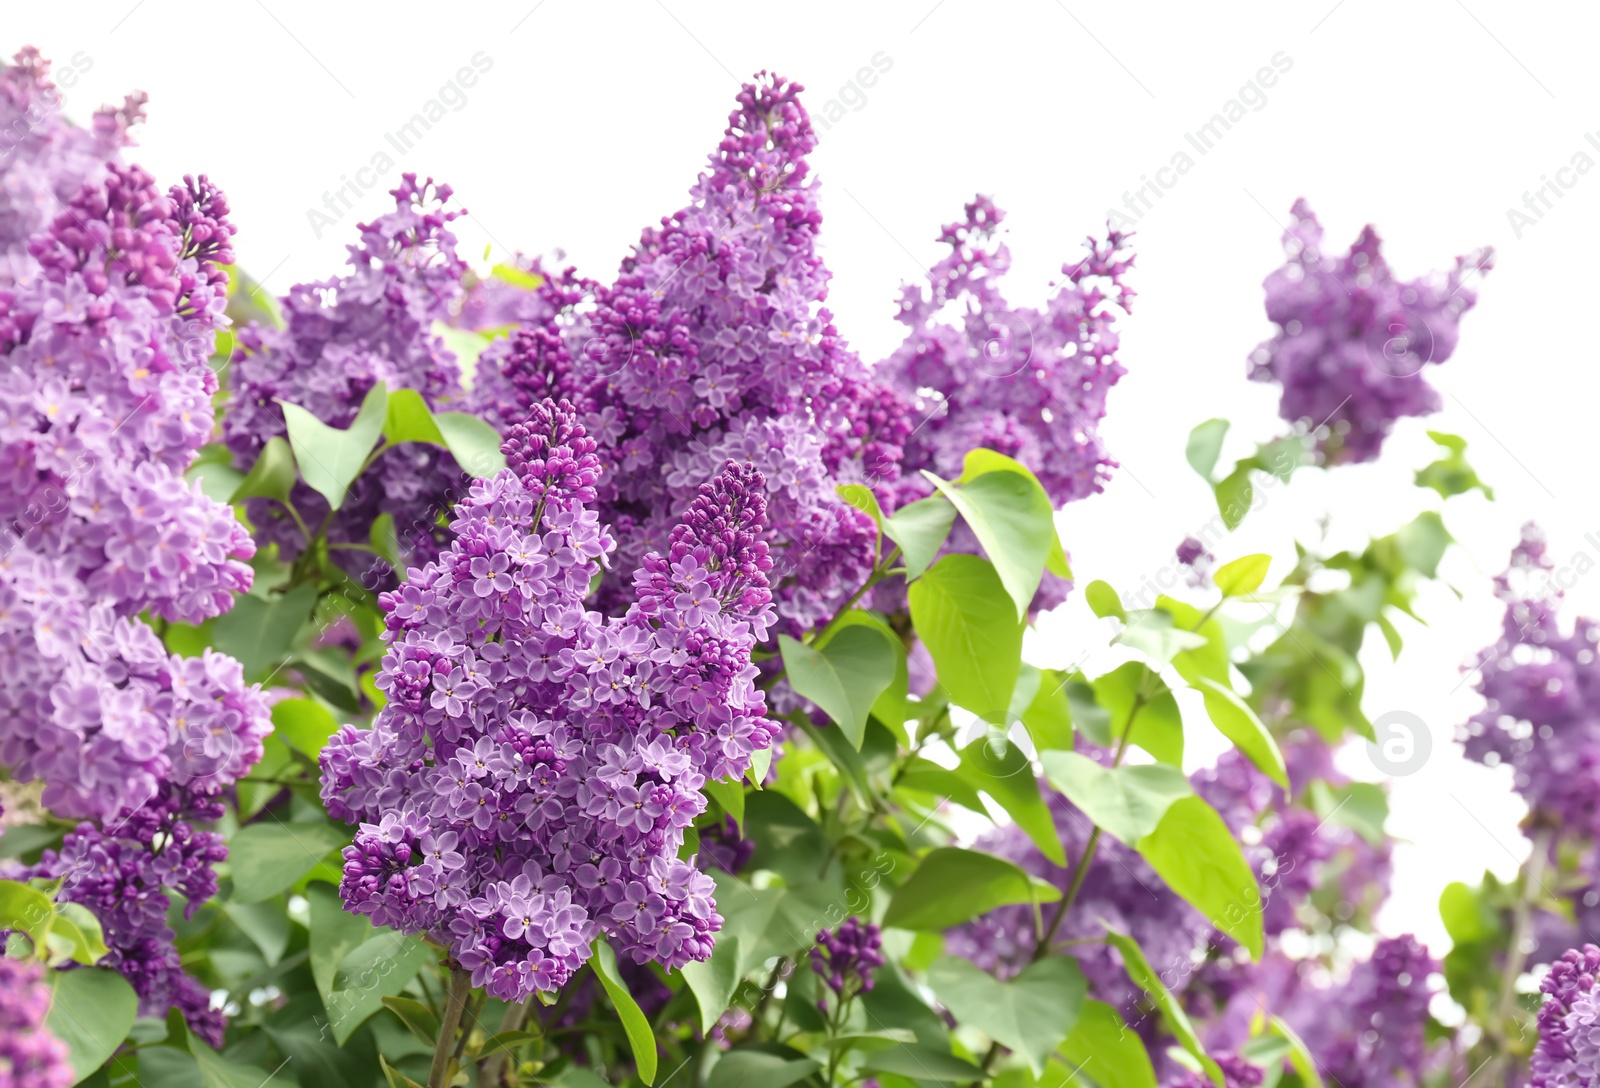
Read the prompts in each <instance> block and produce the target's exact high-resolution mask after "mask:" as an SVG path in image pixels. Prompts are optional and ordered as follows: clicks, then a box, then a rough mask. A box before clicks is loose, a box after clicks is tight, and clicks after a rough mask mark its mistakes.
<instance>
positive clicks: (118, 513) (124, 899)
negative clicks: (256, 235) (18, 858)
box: [0, 65, 271, 1042]
mask: <svg viewBox="0 0 1600 1088" xmlns="http://www.w3.org/2000/svg"><path fill="white" fill-rule="evenodd" d="M34 71H35V74H34V75H32V76H29V77H28V78H29V79H31V80H33V84H34V85H35V86H37V80H38V78H39V76H38V75H37V65H34ZM19 78H20V77H18V75H17V73H16V71H15V70H8V71H7V72H6V73H5V74H4V75H0V83H4V84H5V85H6V86H7V87H8V88H9V91H8V92H7V93H8V94H9V93H14V92H15V90H16V88H17V86H19V83H18V79H19ZM129 110H130V111H131V112H136V111H134V107H133V106H132V105H130V107H129ZM120 116H122V115H105V116H103V117H102V118H101V119H100V121H99V122H98V124H99V125H100V129H99V130H98V135H97V136H96V137H95V139H96V140H102V141H110V143H111V144H113V145H116V144H120V143H121V142H122V140H121V137H120V129H118V124H119V123H120V122H119V121H118V120H117V118H118V117H120ZM123 120H127V118H126V117H124V118H123ZM53 123H54V122H53V121H50V122H48V123H47V122H44V121H41V126H42V127H43V128H49V125H50V124H53ZM36 135H37V133H36ZM51 139H52V141H53V142H52V143H50V145H49V146H45V145H40V146H36V147H30V148H28V150H29V152H30V153H31V154H35V155H36V156H39V157H41V158H42V159H48V158H49V157H50V156H51V155H57V156H58V158H59V160H60V161H59V162H57V163H56V165H55V166H54V167H51V168H50V169H57V168H59V171H65V172H76V173H79V174H82V175H83V177H84V178H85V180H82V181H81V184H80V187H79V188H78V189H77V190H76V192H74V193H72V194H71V195H70V198H69V199H68V200H67V203H66V206H65V209H64V210H63V211H62V212H61V213H60V214H58V215H56V216H55V217H54V219H53V220H51V221H50V223H49V224H48V226H47V227H46V228H45V229H43V230H40V231H38V232H37V233H35V234H33V235H32V237H31V238H29V240H28V243H27V247H26V253H25V256H19V254H18V252H17V251H16V250H15V249H14V248H13V250H12V252H11V254H10V258H9V259H10V261H11V264H10V267H11V268H12V270H13V271H16V270H18V269H20V270H21V274H20V275H19V276H18V277H17V278H16V280H15V281H14V282H13V283H12V284H11V285H10V286H6V287H0V355H3V364H0V365H3V367H4V370H3V372H0V465H3V466H4V467H3V472H4V475H5V478H6V481H5V482H6V486H4V487H3V488H0V494H3V495H4V499H3V500H0V515H3V518H4V526H5V535H6V538H7V539H6V541H5V549H4V556H3V558H0V666H3V670H0V671H3V677H0V763H4V764H5V765H6V766H8V767H9V768H10V770H11V772H12V774H13V775H14V776H15V777H16V778H17V779H19V780H21V781H25V782H26V781H33V780H40V781H41V782H42V784H43V790H42V799H43V802H44V803H45V804H46V805H48V806H49V807H50V808H51V809H53V810H54V811H55V812H57V813H58V814H60V815H64V816H68V817H76V818H80V819H82V820H83V821H84V822H83V823H81V824H80V825H79V826H78V828H77V829H76V830H75V831H73V832H71V833H69V834H68V835H67V837H66V839H65V841H64V843H63V846H62V848H61V850H60V851H59V852H55V851H51V852H47V853H46V854H45V855H44V857H43V858H42V859H41V860H40V862H39V863H38V864H37V865H36V866H33V867H31V869H29V870H28V871H27V872H26V874H25V875H27V876H38V877H43V878H45V879H59V880H61V881H63V883H62V887H61V890H60V892H59V895H60V896H61V897H62V898H63V899H66V900H70V901H74V902H79V903H83V904H85V905H87V906H89V907H91V909H93V910H94V911H95V912H96V913H97V914H98V915H99V916H100V918H101V920H102V923H103V925H104V929H105V936H106V942H107V945H108V947H109V948H110V956H109V957H108V959H107V960H106V964H107V965H108V966H111V967H114V968H116V969H117V970H119V971H121V972H122V974H123V975H125V976H126V977H127V978H128V979H129V981H130V982H131V983H132V985H133V987H134V989H135V991H136V992H137V993H138V995H139V997H140V999H141V1008H142V1009H143V1010H144V1011H145V1012H146V1013H149V1014H153V1015H161V1014H164V1013H165V1011H166V1010H167V1009H168V1008H170V1007H173V1006H174V1005H176V1006H177V1007H179V1008H180V1009H182V1010H183V1011H184V1013H185V1014H186V1015H187V1016H188V1018H189V1021H190V1024H191V1026H193V1027H194V1028H195V1030H196V1031H197V1032H198V1033H199V1034H201V1035H202V1036H203V1037H205V1038H207V1039H208V1040H213V1041H218V1042H220V1039H221V1032H222V1019H221V1017H220V1016H218V1015H217V1014H215V1013H213V1012H212V1011H211V1010H210V1009H209V998H208V995H207V994H206V992H205V990H204V989H203V988H202V987H201V986H200V985H199V983H197V982H195V981H194V980H193V979H192V978H190V977H189V976H188V975H186V974H184V973H183V971H182V968H181V964H180V960H179V957H178V953H177V950H176V948H175V947H174V944H173V934H172V931H171V929H170V928H169V927H167V925H166V912H167V907H168V904H169V895H168V893H169V891H178V892H181V893H182V894H183V895H185V896H186V897H187V898H189V899H190V907H191V909H192V908H193V907H195V906H197V905H198V904H199V903H200V902H201V901H203V900H204V899H205V898H207V897H209V896H210V895H211V894H212V893H213V892H214V891H215V887H216V885H215V875H214V873H213V871H212V868H211V866H212V865H213V863H215V862H216V861H219V860H221V858H222V857H224V856H225V853H226V852H225V850H223V848H222V846H221V839H220V838H219V837H218V836H216V835H215V834H213V833H211V832H205V831H199V830H196V829H195V827H194V826H193V825H192V823H191V821H194V820H209V819H214V818H215V817H216V816H217V815H219V814H220V807H219V805H218V802H217V800H216V798H217V797H218V796H219V795H220V794H221V793H222V792H223V791H224V790H225V789H227V788H228V787H229V786H230V785H231V784H232V783H233V782H234V781H235V780H237V779H238V778H239V777H240V776H242V775H243V774H245V773H246V772H247V771H248V769H249V768H250V766H251V765H252V764H254V763H255V761H256V760H257V759H259V758H260V755H261V738H262V737H264V736H265V735H266V734H267V733H268V732H270V731H271V722H270V719H269V717H268V714H267V709H266V704H265V702H264V701H263V699H262V697H261V695H260V692H259V691H258V690H257V689H255V688H254V687H247V686H246V685H245V683H244V678H243V670H242V669H241V667H240V665H239V663H238V662H237V661H235V660H234V659H232V658H231V657H228V656H226V655H224V654H219V653H216V652H214V651H209V650H208V651H206V652H205V653H204V654H203V655H201V656H200V657H195V658H181V657H177V656H175V655H171V654H168V653H167V651H166V649H165V648H164V647H163V646H162V645H161V642H160V640H159V639H158V638H157V637H156V634H155V632H154V631H153V630H152V629H151V627H150V626H149V625H148V624H147V623H146V622H145V620H144V619H143V618H141V614H143V613H149V614H151V615H153V616H156V617H159V618H162V619H166V620H177V621H183V622H187V623H199V622H201V621H203V620H205V619H206V618H208V617H211V616H215V615H217V614H219V613H221V612H223V611H225V610H226V609H227V608H228V607H230V606H231V604H232V602H233V596H234V593H235V592H241V591H244V590H246V589H248V588H249V586H250V583H251V577H252V572H251V569H250V567H249V566H248V565H247V563H246V562H245V561H246V560H247V559H249V558H250V556H251V555H252V554H253V552H254V545H253V543H252V542H251V540H250V538H249V536H248V534H247V533H246V532H245V530H244V528H243V526H241V525H240V524H239V523H238V522H237V521H236V520H235V518H234V516H233V511H232V510H231V509H230V508H229V507H227V506H224V505H222V504H220V503H216V502H213V501H212V500H210V499H208V498H206V497H205V495H204V494H203V493H202V492H201V491H200V489H199V485H198V484H194V485H191V484H188V483H186V482H185V481H184V478H183V473H184V471H185V470H186V469H188V468H189V466H190V465H192V464H193V462H194V460H195V458H196V456H197V454H198V452H199V450H200V448H201V446H203V445H204V444H205V443H206V441H207V439H208V438H209V437H210V434H211V430H212V420H213V412H212V406H211V396H212V394H213V393H214V392H215V391H216V388H217V382H216V377H215V375H214V374H213V372H212V370H211V368H210V366H209V365H208V359H209V357H210V355H211V353H212V349H213V345H214V341H215V335H216V330H217V328H219V327H221V326H223V325H225V324H226V323H227V318H226V317H225V316H224V315H223V309H224V306H225V301H226V300H225V290H226V284H227V276H226V274H225V273H224V272H223V271H222V270H221V268H220V267H219V266H221V265H224V264H227V263H228V262H230V261H231V260H232V254H231V251H230V248H229V238H230V237H231V235H232V234H233V232H234V228H233V226H232V224H230V223H229V222H228V220H227V218H226V217H227V213H228V205H227V201H226V199H225V198H224V197H223V195H222V193H221V192H220V191H218V190H217V189H216V188H214V187H213V186H212V185H211V183H210V182H209V181H208V180H207V179H206V178H205V177H204V176H202V177H200V178H199V179H193V178H186V179H185V181H184V184H183V185H181V186H173V187H172V188H171V189H169V190H167V191H166V192H164V193H163V192H162V191H160V190H159V189H157V188H156V186H155V184H154V181H153V179H152V178H151V177H150V176H149V175H148V174H146V173H145V172H144V171H142V170H141V169H139V168H138V167H136V166H123V165H120V164H118V163H116V162H107V163H104V164H102V166H101V167H100V168H99V169H89V168H87V167H85V166H84V164H83V161H82V156H83V155H85V154H88V153H89V150H88V149H89V148H90V147H100V146H102V145H101V144H98V143H93V142H92V141H91V142H85V138H83V137H73V136H71V135H70V134H66V133H56V134H55V135H54V136H53V137H52V138H51ZM34 165H35V166H37V165H38V163H37V162H35V163H34ZM59 171H58V173H57V174H55V175H54V177H55V182H54V183H55V184H56V185H58V186H61V185H65V184H67V181H68V179H67V178H66V176H65V173H62V172H59ZM46 173H48V170H47V171H46ZM39 176H42V175H36V176H35V177H34V181H33V182H32V183H39V181H38V177H39ZM6 177H7V184H8V185H12V184H13V183H16V185H17V186H18V187H16V188H12V189H9V190H8V191H9V192H10V193H11V194H12V196H13V198H14V199H15V198H16V196H17V194H18V193H20V192H22V191H23V190H22V188H20V186H21V185H22V184H23V183H24V182H25V181H26V177H27V175H26V174H25V173H23V174H19V173H16V172H15V170H14V169H10V170H8V172H7V175H6ZM42 195H49V193H48V192H46V193H45V194H42ZM23 203H24V204H25V203H26V202H25V201H24V202H23ZM21 214H22V213H16V212H15V205H13V207H12V209H11V210H10V211H8V212H7V213H6V214H5V215H0V223H3V224H4V227H3V230H4V233H5V234H6V236H7V237H12V236H14V235H15V234H16V233H17V232H18V231H19V230H21V229H23V226H24V225H25V224H22V223H21V222H20V221H19V219H18V218H17V216H18V215H21ZM22 218H23V219H25V218H26V216H25V215H23V216H22ZM105 828H110V829H111V830H109V831H108V830H105ZM108 882H109V884H110V885H111V887H110V888H109V889H108V887H107V883H108Z"/></svg>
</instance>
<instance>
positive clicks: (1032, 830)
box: [960, 737, 1067, 866]
mask: <svg viewBox="0 0 1600 1088" xmlns="http://www.w3.org/2000/svg"><path fill="white" fill-rule="evenodd" d="M960 773H961V776H962V777H963V778H965V779H966V781H967V782H969V783H970V784H972V785H973V786H974V787H976V788H978V789H980V790H982V791H983V792H984V793H987V794H988V795H989V796H990V797H992V798H994V800H995V802H996V803H997V804H998V805H999V806H1000V807H1001V808H1003V809H1005V810H1006V812H1008V813H1009V814H1010V815H1011V818H1012V819H1013V820H1015V821H1016V823H1017V826H1018V827H1020V828H1022V830H1023V831H1025V832H1027V834H1028V838H1030V839H1032V840H1033V842H1034V845H1035V846H1037V847H1038V848H1039V850H1040V852H1041V853H1043V854H1044V856H1045V857H1047V858H1049V859H1050V860H1051V861H1053V862H1055V863H1056V864H1057V865H1061V866H1065V865H1066V864H1067V854H1066V851H1065V850H1064V849H1063V848H1062V846H1061V836H1060V834H1059V833H1058V832H1057V831H1056V823H1055V820H1054V819H1053V818H1052V817H1051V815H1050V808H1049V806H1048V805H1046V804H1045V803H1044V798H1042V797H1040V796H1039V783H1038V781H1037V780H1036V779H1035V778H1034V776H1033V763H1032V761H1030V760H1029V759H1028V757H1027V756H1026V755H1024V754H1023V752H1022V749H1021V748H1018V747H1017V746H1016V745H1015V744H1011V743H1009V742H1007V741H1005V739H1004V738H1003V737H985V738H980V739H979V740H976V741H974V742H973V743H971V744H969V745H967V746H966V747H965V748H963V749H962V750H961V768H960Z"/></svg>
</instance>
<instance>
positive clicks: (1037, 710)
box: [1018, 665, 1073, 751]
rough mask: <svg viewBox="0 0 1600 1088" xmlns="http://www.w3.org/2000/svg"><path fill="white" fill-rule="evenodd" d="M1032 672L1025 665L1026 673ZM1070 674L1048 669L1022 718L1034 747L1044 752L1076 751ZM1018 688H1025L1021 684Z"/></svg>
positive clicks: (1041, 677)
mask: <svg viewBox="0 0 1600 1088" xmlns="http://www.w3.org/2000/svg"><path fill="white" fill-rule="evenodd" d="M1029 668H1031V666H1029V665H1024V666H1023V670H1024V672H1026V670H1027V669H1029ZM1067 685H1068V679H1067V674H1066V673H1063V672H1061V671H1060V670H1058V669H1044V670H1043V671H1041V672H1040V673H1039V686H1038V688H1037V690H1035V692H1034V695H1033V698H1032V699H1031V700H1030V701H1029V702H1028V706H1027V708H1026V709H1025V710H1023V711H1022V713H1021V714H1020V715H1019V717H1020V719H1021V721H1022V724H1023V727H1024V728H1026V729H1027V730H1028V736H1029V737H1031V738H1033V746H1034V747H1035V748H1037V749H1038V750H1040V751H1044V750H1046V749H1049V748H1060V749H1065V750H1067V751H1071V750H1072V745H1073V728H1072V704H1071V702H1070V701H1069V699H1068V696H1067ZM1018 687H1019V688H1020V687H1021V682H1020V680H1019V682H1018Z"/></svg>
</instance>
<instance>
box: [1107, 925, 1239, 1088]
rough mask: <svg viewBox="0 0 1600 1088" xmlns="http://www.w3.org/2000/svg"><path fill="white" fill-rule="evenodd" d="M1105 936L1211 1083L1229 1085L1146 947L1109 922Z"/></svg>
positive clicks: (1125, 967) (1136, 982) (1130, 976)
mask: <svg viewBox="0 0 1600 1088" xmlns="http://www.w3.org/2000/svg"><path fill="white" fill-rule="evenodd" d="M1102 924H1104V923H1102ZM1106 940H1108V941H1110V942H1111V944H1112V945H1113V946H1114V947H1115V948H1116V950H1117V951H1118V952H1120V953H1122V966H1123V969H1124V970H1126V971H1127V972H1128V978H1129V979H1130V980H1131V981H1132V982H1133V984H1134V985H1135V986H1138V987H1140V988H1141V989H1143V990H1144V992H1145V993H1146V994H1147V995H1149V997H1150V1000H1151V1001H1153V1002H1154V1003H1155V1006H1156V1008H1158V1009H1160V1010H1161V1015H1162V1016H1163V1017H1164V1018H1165V1019H1166V1021H1167V1030H1168V1031H1170V1032H1172V1034H1173V1036H1174V1037H1175V1038H1176V1039H1177V1040H1178V1044H1179V1045H1180V1046H1182V1047H1183V1049H1185V1050H1187V1051H1188V1052H1189V1053H1190V1054H1192V1055H1193V1056H1194V1058H1195V1060H1196V1061H1198V1062H1199V1063H1200V1067H1201V1068H1202V1069H1204V1070H1205V1072H1206V1075H1207V1076H1209V1077H1210V1078H1211V1083H1213V1084H1215V1085H1216V1086H1217V1088H1228V1086H1227V1082H1226V1080H1225V1079H1224V1077H1223V1074H1222V1067H1221V1066H1219V1065H1218V1064H1217V1063H1216V1062H1215V1061H1213V1060H1212V1058H1211V1055H1209V1054H1207V1053H1206V1048H1205V1047H1204V1046H1203V1045H1201V1043H1200V1036H1199V1035H1197V1034H1196V1033H1195V1030H1194V1025H1193V1024H1192V1023H1190V1022H1189V1016H1188V1014H1187V1013H1185V1012H1184V1011H1183V1006H1182V1005H1181V1004H1180V1003H1179V1002H1178V999H1177V998H1175V997H1173V996H1172V991H1171V990H1169V989H1167V985H1166V983H1164V982H1162V981H1161V976H1160V974H1158V973H1157V972H1156V969H1155V968H1154V967H1151V966H1150V961H1149V960H1148V959H1146V958H1145V954H1144V949H1142V948H1140V947H1139V942H1138V941H1135V940H1134V939H1133V938H1132V937H1129V936H1128V935H1127V934H1125V933H1119V932H1118V931H1116V930H1115V929H1112V928H1111V927H1110V926H1109V925H1108V926H1106Z"/></svg>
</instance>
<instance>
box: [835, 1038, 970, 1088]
mask: <svg viewBox="0 0 1600 1088" xmlns="http://www.w3.org/2000/svg"><path fill="white" fill-rule="evenodd" d="M861 1071H862V1072H863V1073H897V1074H899V1075H900V1076H902V1077H909V1078H911V1079H912V1080H914V1081H928V1080H932V1081H938V1082H940V1083H941V1084H973V1083H976V1082H978V1081H981V1080H982V1079H983V1070H981V1069H979V1068H978V1067H977V1066H975V1065H973V1064H972V1063H971V1062H969V1061H967V1060H965V1059H963V1058H958V1057H956V1056H955V1055H954V1054H951V1053H950V1052H949V1051H945V1050H935V1049H934V1048H933V1047H931V1046H924V1045H922V1044H921V1043H902V1044H901V1045H899V1046H896V1047H890V1048H889V1049H888V1050H879V1051H875V1052H874V1053H872V1054H868V1055H867V1057H866V1060H865V1061H863V1062H862V1063H861Z"/></svg>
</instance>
